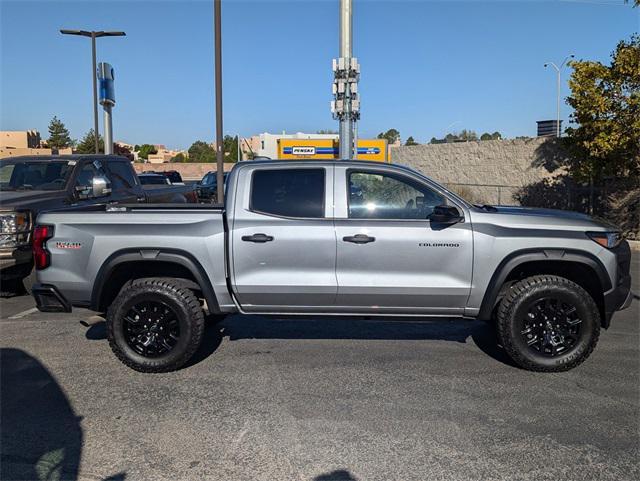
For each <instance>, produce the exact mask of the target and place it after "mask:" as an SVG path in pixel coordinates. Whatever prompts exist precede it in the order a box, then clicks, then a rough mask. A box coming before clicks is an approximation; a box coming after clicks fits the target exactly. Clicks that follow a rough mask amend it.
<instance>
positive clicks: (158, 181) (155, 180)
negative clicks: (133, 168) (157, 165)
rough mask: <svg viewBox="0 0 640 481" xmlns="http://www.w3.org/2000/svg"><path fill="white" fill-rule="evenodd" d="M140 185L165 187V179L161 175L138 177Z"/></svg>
mask: <svg viewBox="0 0 640 481" xmlns="http://www.w3.org/2000/svg"><path fill="white" fill-rule="evenodd" d="M138 179H140V183H141V184H142V185H166V184H167V178H166V177H164V176H162V175H140V176H138Z"/></svg>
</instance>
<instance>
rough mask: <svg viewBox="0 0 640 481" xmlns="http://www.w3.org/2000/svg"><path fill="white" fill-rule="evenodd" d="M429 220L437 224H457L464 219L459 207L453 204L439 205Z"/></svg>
mask: <svg viewBox="0 0 640 481" xmlns="http://www.w3.org/2000/svg"><path fill="white" fill-rule="evenodd" d="M429 220H430V221H431V222H433V223H436V224H455V223H456V222H460V221H461V220H462V215H461V214H460V211H459V210H458V208H457V207H454V206H452V205H437V206H435V207H434V208H433V212H432V213H431V215H430V216H429Z"/></svg>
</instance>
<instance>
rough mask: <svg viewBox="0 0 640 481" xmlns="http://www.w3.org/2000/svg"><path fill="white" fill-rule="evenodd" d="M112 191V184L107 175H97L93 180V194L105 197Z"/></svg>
mask: <svg viewBox="0 0 640 481" xmlns="http://www.w3.org/2000/svg"><path fill="white" fill-rule="evenodd" d="M110 193H111V184H110V183H109V181H108V180H107V179H106V177H102V176H96V177H94V178H93V179H92V181H91V196H92V197H94V198H95V197H104V196H107V195H109V194H110Z"/></svg>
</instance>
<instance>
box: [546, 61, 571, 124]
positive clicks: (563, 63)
mask: <svg viewBox="0 0 640 481" xmlns="http://www.w3.org/2000/svg"><path fill="white" fill-rule="evenodd" d="M574 57H575V55H573V54H571V55H568V56H567V57H566V58H565V59H564V60H563V61H562V63H561V64H560V67H558V66H557V65H556V64H555V63H553V62H547V63H545V64H544V66H545V68H546V67H548V66H549V65H551V66H552V67H553V68H554V69H555V71H556V74H557V85H556V89H557V97H558V98H557V115H556V137H560V71H561V70H562V67H564V66H565V65H566V63H567V60H569V59H570V58H574Z"/></svg>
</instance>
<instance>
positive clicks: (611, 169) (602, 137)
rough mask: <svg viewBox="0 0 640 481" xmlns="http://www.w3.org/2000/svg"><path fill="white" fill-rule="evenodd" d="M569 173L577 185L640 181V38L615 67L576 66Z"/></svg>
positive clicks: (624, 45)
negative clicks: (625, 179)
mask: <svg viewBox="0 0 640 481" xmlns="http://www.w3.org/2000/svg"><path fill="white" fill-rule="evenodd" d="M571 67H572V68H573V73H572V74H571V78H570V80H569V87H570V88H571V95H570V96H569V97H568V98H567V103H568V104H569V105H570V106H571V107H572V108H573V114H572V115H571V123H572V124H575V125H576V127H575V128H574V127H570V128H568V129H567V139H566V140H567V143H568V147H569V149H570V152H571V154H572V155H570V160H569V164H570V165H569V167H570V169H571V172H572V174H573V175H574V176H575V177H576V179H577V180H591V181H599V180H601V179H602V178H603V177H605V176H613V177H626V176H628V177H632V178H635V179H638V178H639V177H640V36H638V35H633V36H632V37H631V38H630V39H629V40H628V41H624V40H623V41H621V42H619V43H618V45H617V46H616V49H615V51H614V52H613V53H612V55H611V65H603V64H602V63H600V62H593V61H574V62H571Z"/></svg>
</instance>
